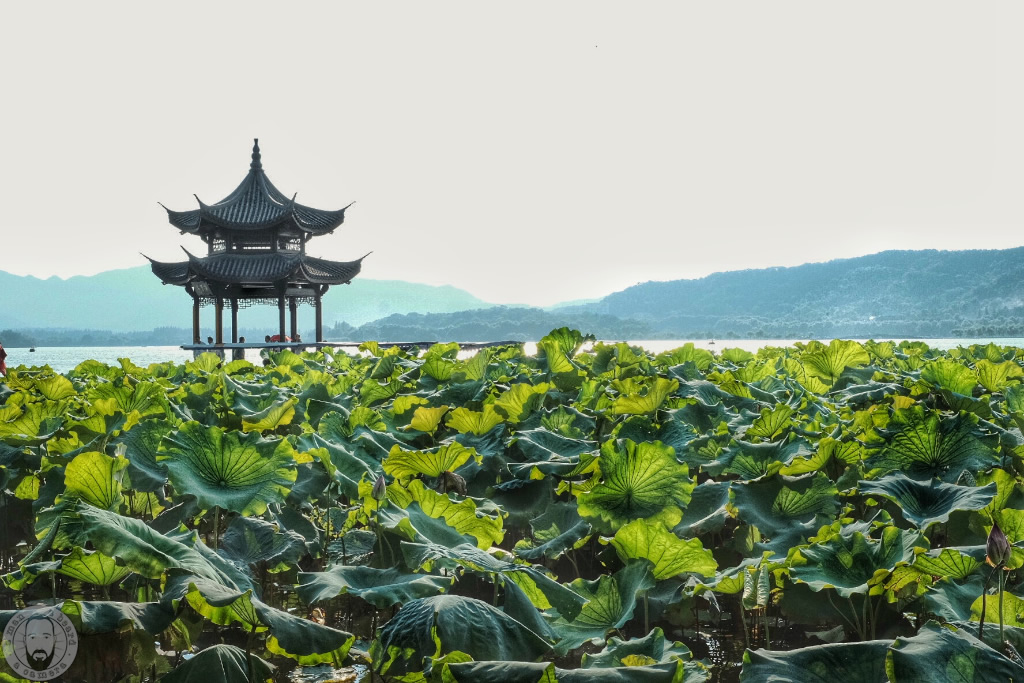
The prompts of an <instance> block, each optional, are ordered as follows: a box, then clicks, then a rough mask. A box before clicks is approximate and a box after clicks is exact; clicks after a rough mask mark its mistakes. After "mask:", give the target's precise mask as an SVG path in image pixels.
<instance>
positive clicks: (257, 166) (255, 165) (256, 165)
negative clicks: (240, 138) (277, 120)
mask: <svg viewBox="0 0 1024 683" xmlns="http://www.w3.org/2000/svg"><path fill="white" fill-rule="evenodd" d="M252 143H253V144H252V163H251V164H249V168H251V169H252V170H254V171H259V170H262V169H263V163H262V162H261V161H260V139H259V138H253V139H252Z"/></svg>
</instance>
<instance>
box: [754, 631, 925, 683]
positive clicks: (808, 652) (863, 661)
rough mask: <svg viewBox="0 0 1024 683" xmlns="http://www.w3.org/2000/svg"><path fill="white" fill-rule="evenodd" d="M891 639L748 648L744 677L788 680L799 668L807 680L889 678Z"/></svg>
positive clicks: (871, 681) (863, 682) (871, 682)
mask: <svg viewBox="0 0 1024 683" xmlns="http://www.w3.org/2000/svg"><path fill="white" fill-rule="evenodd" d="M891 642H892V641H889V640H869V641H866V642H862V643H833V644H828V645H816V646H813V647H802V648H798V649H796V650H790V651H788V652H772V651H770V650H747V651H746V652H745V653H744V654H743V669H742V672H741V673H740V681H743V683H753V682H754V681H788V680H793V674H794V672H797V671H799V672H800V680H801V681H804V682H805V683H834V682H835V681H843V682H844V683H878V682H879V681H886V680H889V679H888V678H887V677H886V675H885V657H886V653H887V652H888V649H889V644H890V643H891ZM920 680H927V679H920Z"/></svg>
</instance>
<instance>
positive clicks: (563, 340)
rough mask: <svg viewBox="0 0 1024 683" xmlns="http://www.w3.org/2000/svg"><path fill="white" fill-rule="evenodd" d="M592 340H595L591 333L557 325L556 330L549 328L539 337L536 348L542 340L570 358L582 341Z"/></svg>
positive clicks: (581, 344) (578, 348)
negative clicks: (549, 329) (548, 330)
mask: <svg viewBox="0 0 1024 683" xmlns="http://www.w3.org/2000/svg"><path fill="white" fill-rule="evenodd" d="M592 341H595V337H594V335H592V334H583V333H582V332H580V331H579V330H574V329H571V328H568V327H559V328H558V329H557V330H551V331H550V332H548V333H547V334H545V335H544V336H543V337H541V338H540V342H538V348H539V346H540V343H541V342H543V343H544V344H545V345H547V346H552V345H553V346H554V347H556V348H557V349H558V350H559V351H560V352H562V353H563V354H564V355H566V356H568V357H569V358H572V357H573V356H575V355H576V352H577V351H579V350H580V347H581V346H583V343H584V342H592Z"/></svg>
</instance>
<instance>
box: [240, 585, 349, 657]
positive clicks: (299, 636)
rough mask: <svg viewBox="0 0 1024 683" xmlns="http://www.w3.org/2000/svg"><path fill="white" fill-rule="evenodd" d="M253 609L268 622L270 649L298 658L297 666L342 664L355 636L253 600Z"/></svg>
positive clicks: (268, 645)
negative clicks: (254, 606)
mask: <svg viewBox="0 0 1024 683" xmlns="http://www.w3.org/2000/svg"><path fill="white" fill-rule="evenodd" d="M256 613H257V614H258V615H259V618H260V621H261V622H262V623H264V624H266V626H267V641H266V647H267V650H268V651H269V652H272V653H273V654H276V655H282V656H284V657H288V658H290V659H294V660H295V661H296V662H298V664H299V666H315V665H317V664H325V663H329V664H332V665H334V666H341V665H342V663H343V662H344V661H345V657H347V656H348V651H349V650H350V649H351V648H352V645H353V644H354V643H355V640H356V637H355V636H354V635H352V634H351V633H348V632H346V631H341V630H338V629H335V628H330V627H329V626H323V625H321V624H318V623H316V622H315V621H311V620H309V619H303V618H302V617H300V616H298V615H295V614H289V613H288V612H285V611H283V610H279V609H275V608H273V607H270V606H269V605H265V604H263V603H262V602H259V601H257V602H256Z"/></svg>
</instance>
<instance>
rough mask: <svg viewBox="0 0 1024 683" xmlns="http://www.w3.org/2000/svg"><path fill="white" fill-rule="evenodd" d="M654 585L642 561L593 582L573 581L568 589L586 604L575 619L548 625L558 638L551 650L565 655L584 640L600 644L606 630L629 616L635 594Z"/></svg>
mask: <svg viewBox="0 0 1024 683" xmlns="http://www.w3.org/2000/svg"><path fill="white" fill-rule="evenodd" d="M654 585H655V579H654V576H653V575H652V574H651V570H650V564H649V563H648V562H647V561H645V560H636V561H633V562H630V563H629V564H627V565H626V566H625V567H624V568H622V569H620V570H619V571H617V572H615V573H614V574H612V575H610V576H609V575H608V574H604V575H602V576H601V577H599V578H598V579H596V580H594V581H586V580H584V579H576V580H575V581H573V582H572V583H570V584H569V588H571V589H572V590H573V591H574V592H575V593H577V594H578V595H581V596H582V597H583V598H584V599H585V600H587V603H586V604H585V605H584V606H583V609H582V610H581V611H580V613H579V615H578V616H577V617H576V618H575V619H572V620H568V619H566V618H565V617H558V618H557V619H555V620H553V621H552V622H551V628H552V629H553V630H554V632H555V633H556V634H557V635H558V636H559V641H558V643H557V645H556V647H555V651H556V652H557V653H559V654H565V653H566V652H568V651H569V650H572V649H575V648H577V647H579V646H580V645H582V644H583V643H585V642H587V641H592V642H593V641H595V640H596V641H599V642H603V641H604V638H605V636H606V635H607V634H608V631H610V630H611V629H613V628H622V626H623V625H625V623H626V622H627V621H629V620H630V618H631V617H632V616H633V609H634V608H635V607H636V596H637V594H638V593H640V592H641V591H647V590H650V589H651V588H654ZM595 644H596V643H595Z"/></svg>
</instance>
